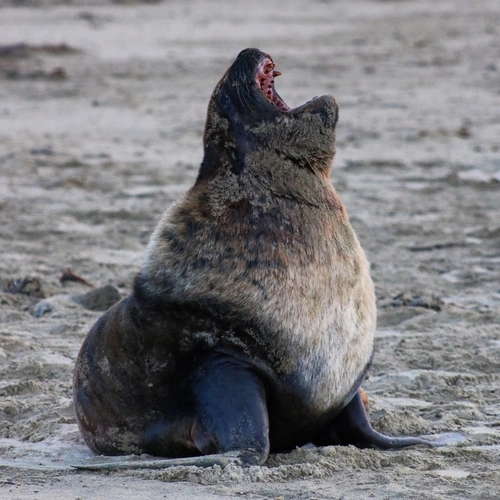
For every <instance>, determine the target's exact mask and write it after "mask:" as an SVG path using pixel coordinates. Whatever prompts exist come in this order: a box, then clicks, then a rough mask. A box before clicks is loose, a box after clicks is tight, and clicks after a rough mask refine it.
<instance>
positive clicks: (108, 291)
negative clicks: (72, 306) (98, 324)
mask: <svg viewBox="0 0 500 500" xmlns="http://www.w3.org/2000/svg"><path fill="white" fill-rule="evenodd" d="M71 298H72V300H73V302H76V303H77V304H80V305H82V306H83V307H85V309H89V310H90V311H106V310H107V309H109V308H110V307H111V306H112V305H114V304H116V303H117V302H118V301H119V300H120V299H121V296H120V292H119V291H118V289H117V288H116V287H115V286H114V285H104V286H101V287H99V288H95V289H94V290H91V291H90V292H87V293H83V294H81V295H73V296H72V297H71Z"/></svg>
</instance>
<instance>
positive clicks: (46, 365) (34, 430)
mask: <svg viewBox="0 0 500 500" xmlns="http://www.w3.org/2000/svg"><path fill="white" fill-rule="evenodd" d="M246 47H257V48H259V49H261V50H263V51H265V52H267V53H269V54H271V55H272V57H273V59H274V61H275V62H276V63H277V69H279V70H280V71H281V72H282V73H283V75H282V76H280V77H279V79H278V81H277V84H276V86H277V89H278V91H279V93H280V95H281V96H282V97H283V99H284V100H285V101H286V102H287V104H288V105H289V106H297V105H299V104H302V103H303V102H305V101H307V100H309V99H311V98H312V97H313V96H315V95H320V94H325V93H329V94H332V95H333V96H334V97H335V99H336V101H337V103H338V105H339V109H340V112H339V115H340V118H339V122H338V125H337V156H336V158H335V162H334V166H333V169H332V174H331V178H332V181H333V183H334V185H335V187H336V189H337V191H338V193H339V195H340V197H341V199H342V201H343V202H344V204H345V206H346V208H347V212H348V214H349V216H350V220H351V222H352V225H353V226H354V228H355V230H356V232H357V234H358V236H359V238H360V241H361V243H362V245H363V248H364V249H365V251H366V253H367V256H368V258H369V260H370V262H371V265H372V275H373V279H374V282H375V285H376V293H377V304H378V314H379V317H378V329H377V332H376V342H375V360H374V364H373V366H372V368H371V370H370V376H369V378H368V380H366V382H365V383H364V388H365V391H366V393H367V395H368V397H369V400H370V415H371V419H372V422H373V425H374V427H375V428H376V429H378V430H380V431H383V432H384V433H387V434H391V435H424V436H429V437H439V436H446V435H448V433H454V434H451V435H452V436H455V438H453V439H452V438H450V445H449V446H444V447H439V448H427V447H422V446H418V447H413V448H408V449H405V450H401V451H381V450H359V449H357V448H354V447H325V448H315V447H306V448H301V449H297V450H294V451H292V452H290V453H287V454H273V455H271V457H270V458H269V460H268V462H266V464H265V465H264V466H262V467H250V468H249V469H245V468H240V467H237V466H234V465H230V466H227V467H225V468H221V467H218V466H214V467H211V468H197V467H173V468H169V469H163V470H134V471H114V472H88V471H78V470H75V469H74V468H72V467H71V466H72V465H73V464H78V463H87V462H88V461H91V460H92V459H93V455H92V453H91V452H90V450H89V449H88V448H87V447H86V446H85V444H84V442H83V440H82V438H81V436H80V434H79V431H78V429H77V425H76V422H75V418H74V415H73V407H72V399H71V398H72V388H71V375H72V369H73V365H74V360H75V358H76V355H77V352H78V350H79V348H80V346H81V343H82V341H83V339H84V337H85V335H86V333H87V332H88V330H89V328H90V327H91V325H92V324H93V322H94V321H95V320H96V319H97V318H98V317H99V316H100V315H101V314H102V310H104V309H105V308H107V307H108V306H109V305H110V304H112V303H113V302H114V301H116V300H117V298H119V297H120V296H121V297H123V296H125V295H127V294H128V293H129V292H130V290H131V284H132V281H133V278H134V276H135V274H136V272H137V271H138V269H139V267H140V265H141V260H142V258H143V255H144V251H145V247H146V245H147V242H148V239H149V236H150V235H151V232H152V230H153V229H154V227H155V225H156V223H157V221H158V220H159V217H160V216H161V214H162V212H163V211H164V210H165V209H166V208H167V207H168V206H169V204H170V203H172V202H173V201H174V200H175V199H176V198H177V197H178V196H179V195H180V194H181V193H183V192H184V191H185V190H186V189H188V188H189V187H190V186H191V185H192V183H193V182H194V180H195V178H196V175H197V171H198V168H199V165H200V162H201V159H202V132H203V127H204V123H205V117H206V108H207V104H208V99H209V97H210V94H211V93H212V90H213V88H214V86H215V84H216V83H217V81H218V80H219V78H220V77H221V76H222V75H223V73H224V71H225V70H226V68H227V67H228V66H229V65H230V64H231V62H232V61H233V60H234V59H235V57H236V55H237V54H238V53H239V52H240V50H242V49H244V48H246ZM0 250H1V256H2V258H1V260H0V497H1V498H8V499H11V500H14V499H23V500H24V499H51V500H53V499H55V498H65V499H66V498H67V499H75V500H76V499H81V500H87V499H102V498H106V499H107V500H114V499H120V500H122V499H126V498H139V497H140V498H169V499H191V498H203V499H218V498H228V499H236V498H250V499H264V498H269V499H271V498H274V499H287V500H288V499H349V500H358V499H369V498H376V499H401V498H404V499H455V498H456V499H478V500H479V499H481V500H486V499H491V500H493V499H498V498H500V3H499V2H497V1H495V0H484V1H482V2H468V1H465V0H443V1H440V2H433V1H431V0H422V1H417V0H400V1H398V0H392V1H390V0H386V1H382V0H352V1H348V0H338V1H333V0H332V1H328V0H322V1H321V0H316V1H306V0H290V1H287V2H285V1H284V0H278V1H276V2H269V1H263V0H257V1H256V2H241V3H239V2H229V1H228V0H221V1H213V2H203V1H201V0H192V1H184V2H183V1H181V0H165V1H159V2H158V1H149V2H147V1H143V2H141V1H114V2H113V1H100V2H98V1H89V0H85V1H79V2H77V1H71V0H65V1H64V0H60V1H56V0H39V1H37V0H31V1H29V0H26V1H23V2H17V1H7V0H5V1H2V2H0ZM80 278H81V279H80ZM106 285H108V286H106ZM102 287H105V288H102ZM96 290H97V292H96ZM99 291H100V292H99ZM89 294H90V295H89ZM457 435H460V436H462V437H461V438H458V437H457Z"/></svg>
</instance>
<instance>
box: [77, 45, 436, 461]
mask: <svg viewBox="0 0 500 500" xmlns="http://www.w3.org/2000/svg"><path fill="white" fill-rule="evenodd" d="M279 74H280V73H279V72H278V71H277V70H276V69H275V64H274V63H273V60H272V59H271V57H270V56H269V55H268V54H265V53H263V52H261V51H259V50H257V49H246V50H243V51H242V52H241V53H240V54H239V55H238V57H237V58H236V60H235V62H234V63H233V64H232V65H231V66H230V68H229V69H228V70H227V72H226V73H225V75H224V76H223V77H222V79H221V80H220V82H219V83H218V84H217V86H216V87H215V90H214V92H213V94H212V96H211V99H210V103H209V106H208V114H207V120H206V125H205V132H204V157H203V161H202V163H201V167H200V170H199V174H198V177H197V179H196V182H195V184H194V186H193V187H192V188H191V189H189V191H188V192H187V193H186V194H185V195H184V196H183V197H181V199H180V200H179V201H178V202H177V203H175V204H174V205H173V206H172V207H171V208H170V209H169V210H168V211H167V212H166V213H165V215H164V216H163V218H162V219H161V221H160V223H159V224H158V226H157V228H156V230H155V231H154V234H153V235H152V238H151V241H150V243H149V246H148V248H147V252H146V257H145V260H144V263H143V266H142V269H141V270H140V272H139V274H138V275H137V277H136V279H135V282H134V288H133V291H132V293H131V294H130V295H129V296H128V297H127V298H125V299H123V300H122V301H121V302H119V303H118V304H116V305H115V306H113V307H112V308H111V309H109V311H108V312H106V313H105V314H104V316H102V317H101V318H100V319H99V320H98V321H97V323H96V324H95V325H94V326H93V328H92V329H91V331H90V332H89V334H88V336H87V338H86V339H85V341H84V343H83V346H82V348H81V351H80V353H79V355H78V358H77V361H76V366H75V371H74V403H75V410H76V417H77V421H78V425H79V427H80V430H81V432H82V434H83V437H84V439H85V441H86V443H87V444H88V446H89V447H90V448H91V449H92V450H93V451H95V452H96V453H100V454H104V455H120V454H141V453H148V454H151V455H157V456H164V457H193V456H199V455H208V454H226V455H227V456H229V457H230V458H231V459H234V460H235V461H237V462H238V463H241V464H243V465H252V464H262V463H264V462H265V460H266V459H267V457H268V454H269V452H270V451H281V450H290V449H292V448H294V447H296V446H300V445H304V444H306V443H309V442H312V443H315V444H322V445H326V444H343V445H344V444H354V445H356V446H360V447H369V446H377V447H380V448H400V447H404V446H409V445H414V444H430V442H429V441H427V440H424V439H421V438H392V437H387V436H384V435H382V434H379V433H378V432H376V431H375V430H373V429H372V427H371V425H370V422H369V419H368V417H367V414H366V411H365V408H364V406H363V403H362V400H361V395H360V385H361V382H362V381H363V379H364V378H365V375H366V372H367V370H368V368H369V366H370V363H371V360H372V355H373V334H374V330H375V324H376V307H375V295H374V288H373V283H372V280H371V277H370V273H369V264H368V262H367V259H366V257H365V254H364V252H363V250H362V248H361V246H360V244H359V241H358V238H357V237H356V234H355V233H354V231H353V229H352V227H351V225H350V223H349V219H348V217H347V214H346V211H345V209H344V206H343V205H342V203H341V201H340V199H339V197H338V195H337V193H336V191H335V189H334V187H333V185H332V183H331V181H330V178H329V173H330V167H331V164H332V161H333V158H334V155H335V126H336V123H337V118H338V107H337V104H336V102H335V100H334V98H333V97H332V96H330V95H322V96H320V97H316V98H314V99H313V100H311V101H309V102H307V103H305V104H303V105H302V106H299V107H297V108H294V109H290V108H289V107H288V106H287V105H286V104H285V102H284V101H283V100H282V99H281V98H280V96H279V95H278V93H277V92H276V89H275V86H274V78H276V77H277V76H278V75H279ZM200 458H206V457H200ZM171 463H173V464H177V463H186V462H185V461H183V460H181V461H180V462H179V461H178V460H177V461H173V462H171ZM188 463H197V462H196V460H194V461H189V460H188ZM198 463H200V464H206V463H209V464H211V463H217V460H216V459H214V460H213V461H210V460H209V461H208V462H207V461H206V460H201V461H199V462H198ZM160 464H161V465H168V464H167V463H166V462H164V461H160Z"/></svg>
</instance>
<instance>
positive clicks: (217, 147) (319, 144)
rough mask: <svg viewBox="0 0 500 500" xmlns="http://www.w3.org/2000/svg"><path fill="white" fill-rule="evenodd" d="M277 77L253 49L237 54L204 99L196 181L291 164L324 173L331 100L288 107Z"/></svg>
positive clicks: (331, 137)
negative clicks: (205, 110)
mask: <svg viewBox="0 0 500 500" xmlns="http://www.w3.org/2000/svg"><path fill="white" fill-rule="evenodd" d="M279 75H281V73H280V72H279V71H277V70H276V65H275V63H274V62H273V60H272V58H271V56H270V55H268V54H265V53H264V52H261V51H260V50H258V49H245V50H243V51H242V52H240V53H239V55H238V57H237V58H236V60H235V61H234V63H233V64H232V65H231V66H230V67H229V69H228V70H227V71H226V73H225V75H224V76H223V77H222V79H221V80H220V81H219V83H218V84H217V86H216V87H215V90H214V92H213V94H212V97H211V99H210V104H209V106H208V114H207V120H206V125H205V133H204V148H205V151H204V159H203V163H202V165H201V169H200V173H199V177H198V180H199V181H201V180H204V179H207V178H213V177H214V176H216V175H217V174H219V173H222V172H223V171H226V172H227V170H228V169H229V170H230V171H231V172H232V173H234V174H236V175H240V174H242V173H243V172H248V171H249V170H251V171H252V175H255V174H256V173H257V171H259V170H261V171H262V170H263V169H265V170H267V171H270V170H273V169H279V168H280V167H281V168H285V167H286V168H288V169H290V168H291V167H293V168H296V169H299V170H303V169H306V170H308V171H309V172H310V173H316V174H318V173H322V174H324V175H326V176H327V175H328V172H329V169H330V166H331V163H332V160H333V157H334V155H335V125H336V123H337V117H338V107H337V104H336V102H335V100H334V98H333V97H332V96H330V95H322V96H319V97H315V98H313V99H312V100H310V101H308V102H306V103H305V104H303V105H301V106H298V107H296V108H290V107H289V106H288V105H287V104H286V103H285V102H284V100H283V99H282V98H281V97H280V96H279V94H278V92H277V91H276V88H275V78H276V77H277V76H279ZM260 160H261V161H260Z"/></svg>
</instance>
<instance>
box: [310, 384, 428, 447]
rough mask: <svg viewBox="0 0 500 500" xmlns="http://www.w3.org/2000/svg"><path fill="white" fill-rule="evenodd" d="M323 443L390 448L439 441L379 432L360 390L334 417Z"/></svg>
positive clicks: (322, 440)
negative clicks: (372, 422) (374, 426)
mask: <svg viewBox="0 0 500 500" xmlns="http://www.w3.org/2000/svg"><path fill="white" fill-rule="evenodd" d="M318 444H319V443H318ZM321 444H323V445H335V444H339V445H349V444H352V445H354V446H357V447H358V448H372V447H378V448H382V449H384V450H388V449H390V448H404V447H406V446H413V445H416V444H425V445H427V446H435V445H436V444H437V443H434V442H433V441H429V440H428V439H423V438H416V437H390V436H385V435H384V434H381V433H380V432H377V431H376V430H375V429H373V427H372V426H371V423H370V420H369V418H368V415H367V413H366V410H365V407H364V405H363V401H362V399H361V395H360V391H359V390H358V391H357V392H356V394H355V396H354V397H353V398H352V400H351V401H350V402H349V404H348V405H347V406H346V407H345V408H344V409H343V410H342V411H341V412H340V413H339V414H338V415H337V416H336V417H335V418H334V419H333V421H332V423H331V424H330V428H329V429H328V431H327V433H326V435H325V436H324V437H323V439H321Z"/></svg>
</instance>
